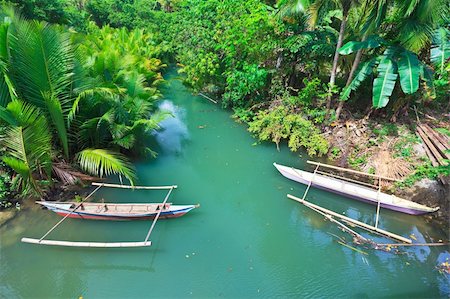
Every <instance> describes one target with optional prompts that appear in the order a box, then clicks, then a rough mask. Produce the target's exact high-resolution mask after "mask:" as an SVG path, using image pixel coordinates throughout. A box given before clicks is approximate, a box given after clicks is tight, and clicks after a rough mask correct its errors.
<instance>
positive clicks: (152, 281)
mask: <svg viewBox="0 0 450 299" xmlns="http://www.w3.org/2000/svg"><path fill="white" fill-rule="evenodd" d="M168 79H169V83H170V84H169V85H168V86H167V87H166V90H165V98H164V100H163V101H162V102H161V106H162V107H163V108H165V109H167V110H169V111H171V112H172V113H173V115H174V118H171V119H168V120H166V121H165V122H164V123H163V125H162V126H163V130H162V131H161V132H160V133H159V134H158V135H157V136H156V140H157V141H156V145H157V147H156V150H157V151H158V152H159V156H158V158H157V159H149V160H146V161H141V162H138V163H136V167H137V170H138V173H139V178H140V181H139V184H141V185H160V184H164V185H167V184H177V185H178V189H176V190H174V192H173V193H172V194H173V196H171V201H172V202H173V203H177V204H191V203H200V204H201V207H200V208H199V209H196V210H194V211H192V212H190V213H189V214H187V215H186V216H184V217H181V218H178V219H171V220H161V221H159V222H158V223H157V224H156V227H155V229H154V232H153V234H152V236H151V238H150V239H151V241H152V242H153V246H152V247H149V248H134V249H123V248H122V249H94V248H64V247H48V246H37V245H31V244H24V243H21V242H20V238H22V237H24V236H26V237H35V238H36V237H40V236H42V235H43V234H44V233H45V231H47V230H48V229H49V228H50V227H51V226H53V225H54V224H55V223H56V222H57V221H59V219H60V217H59V216H57V215H55V214H54V213H51V212H49V211H46V210H40V209H39V208H37V207H36V206H35V205H27V206H26V207H24V208H23V209H22V211H21V213H20V214H19V216H18V217H16V218H15V219H13V220H12V221H10V222H9V223H8V224H7V225H5V226H3V227H1V228H0V234H1V237H0V240H1V244H0V250H1V251H0V258H1V261H0V297H4V298H53V297H58V298H78V297H79V296H83V297H84V298H142V297H151V298H161V297H164V298H185V297H187V298H215V297H224V298H255V297H258V298H259V297H261V298H274V297H282V298H284V297H288V298H299V297H313V298H320V297H325V298H334V297H339V298H378V297H392V298H411V297H443V298H446V297H448V296H449V294H450V286H449V284H450V278H449V276H444V275H442V274H440V273H439V272H438V271H437V270H436V269H435V266H436V265H437V263H438V261H442V260H444V259H445V258H446V257H447V256H448V255H449V253H448V250H449V249H448V248H445V247H434V248H429V247H417V248H408V249H407V250H406V251H405V254H402V255H395V254H391V253H386V252H381V251H373V250H365V249H364V250H365V251H366V252H367V253H368V255H364V254H361V253H358V252H355V251H353V250H351V249H348V248H346V247H344V246H342V245H340V244H338V243H337V242H336V238H335V237H333V236H332V235H331V234H336V235H339V236H344V237H347V236H346V235H345V234H343V233H342V232H340V231H339V230H338V229H337V228H336V227H335V226H334V225H333V224H330V223H329V222H326V221H324V220H323V217H321V216H318V215H317V214H315V212H313V211H310V210H307V209H306V208H305V207H304V206H302V205H300V204H298V203H296V202H294V201H292V200H289V199H287V198H286V194H287V193H292V194H294V195H298V196H301V195H302V194H303V191H304V190H305V188H306V187H305V186H303V185H300V184H298V183H295V182H292V181H289V180H287V179H285V178H284V177H282V176H281V175H280V174H279V173H278V172H277V171H276V169H275V168H274V167H273V166H272V163H273V162H277V163H280V164H287V165H293V166H295V167H298V168H305V169H310V167H309V166H308V165H306V163H305V161H306V159H307V157H306V155H304V156H303V157H301V156H299V155H298V154H293V153H291V152H289V151H288V149H287V148H286V147H281V149H280V151H279V152H278V151H277V150H276V147H275V145H273V144H259V145H255V140H254V139H253V138H252V137H251V136H250V135H249V134H248V132H246V128H245V126H244V125H241V124H237V123H235V122H234V121H233V120H232V119H230V114H229V112H227V111H224V110H222V109H220V108H219V107H218V106H215V105H214V104H212V103H211V102H209V101H207V100H206V99H204V98H201V97H195V96H192V95H191V94H190V92H189V90H187V89H186V88H185V87H184V86H183V85H182V84H181V83H180V82H179V81H178V80H175V73H169V74H168ZM102 198H104V199H105V200H107V201H111V202H151V201H161V200H162V199H163V198H164V192H160V191H154V192H150V191H127V190H118V189H103V190H100V192H98V194H96V199H97V200H101V199H102ZM309 199H310V200H311V201H313V202H315V203H318V204H320V205H322V206H325V207H327V208H329V209H333V210H335V211H338V212H345V213H346V214H347V215H349V216H351V217H355V218H358V219H360V220H363V221H366V222H368V223H371V222H372V223H373V221H374V212H375V207H373V206H369V205H365V204H362V203H358V202H355V201H352V200H348V199H345V198H343V197H340V196H337V195H333V194H330V193H327V192H324V191H320V190H317V189H311V191H310V193H309ZM150 225H151V222H149V221H134V222H102V221H82V220H76V219H68V220H66V221H65V222H64V223H63V224H62V225H61V226H60V227H58V228H57V230H55V231H54V232H53V233H52V234H51V235H50V236H49V238H50V239H56V240H90V241H99V242H101V241H105V242H113V241H141V240H143V239H144V238H145V235H146V233H147V230H148V229H149V227H150ZM380 226H381V227H382V228H385V229H388V230H390V231H393V232H396V233H398V234H401V235H403V236H409V235H411V234H413V236H414V237H415V238H416V239H417V240H418V241H430V240H431V238H434V240H435V241H437V240H438V239H439V238H443V236H444V235H445V234H444V232H442V231H439V230H438V229H436V228H433V227H431V226H430V225H428V224H426V223H425V221H424V220H423V219H422V218H420V217H413V216H408V215H403V214H398V213H395V212H390V211H382V215H381V220H380ZM378 240H380V241H381V240H382V239H378ZM382 241H383V242H388V240H382Z"/></svg>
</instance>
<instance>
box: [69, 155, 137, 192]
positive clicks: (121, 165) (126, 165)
mask: <svg viewBox="0 0 450 299" xmlns="http://www.w3.org/2000/svg"><path fill="white" fill-rule="evenodd" d="M77 162H78V163H79V164H80V167H81V169H83V170H84V171H86V172H87V173H89V174H91V175H96V176H99V177H103V176H108V175H111V174H117V175H119V176H124V177H125V178H127V179H128V180H129V181H130V183H131V184H132V185H133V184H134V182H135V180H136V173H135V170H134V167H133V165H132V164H131V163H130V161H129V160H128V159H127V158H126V157H125V156H124V155H122V154H119V153H115V152H113V151H109V150H106V149H92V148H87V149H84V150H82V151H81V152H79V153H78V154H77Z"/></svg>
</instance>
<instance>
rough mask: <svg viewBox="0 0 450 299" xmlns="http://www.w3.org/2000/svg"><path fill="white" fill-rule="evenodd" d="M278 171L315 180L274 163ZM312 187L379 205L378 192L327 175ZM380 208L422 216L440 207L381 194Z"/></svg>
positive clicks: (303, 180) (297, 178)
mask: <svg viewBox="0 0 450 299" xmlns="http://www.w3.org/2000/svg"><path fill="white" fill-rule="evenodd" d="M273 165H274V166H275V167H276V168H277V170H278V171H279V172H280V173H281V174H282V175H283V176H285V177H286V178H288V179H291V180H293V181H296V182H299V183H302V184H306V185H308V184H309V182H310V181H311V180H312V179H313V175H314V174H313V173H310V172H307V171H303V170H299V169H296V168H293V167H288V166H283V165H279V164H277V163H273ZM312 186H314V187H317V188H320V189H323V190H327V191H330V192H333V193H337V194H340V195H343V196H346V197H350V198H353V199H356V200H359V201H362V202H366V203H369V204H372V205H377V204H378V201H377V193H378V191H377V190H374V189H371V188H368V187H364V186H360V185H358V184H354V183H349V182H345V181H343V180H339V179H336V178H332V177H328V176H325V175H320V174H317V173H316V174H315V175H314V180H313V182H312ZM378 199H379V201H380V206H381V207H382V208H385V209H389V210H393V211H397V212H401V213H406V214H410V215H422V214H426V213H432V212H436V211H437V210H439V207H436V208H431V207H427V206H425V205H421V204H418V203H415V202H412V201H410V200H406V199H403V198H400V197H397V196H395V195H390V194H386V193H383V192H380V194H379V195H378Z"/></svg>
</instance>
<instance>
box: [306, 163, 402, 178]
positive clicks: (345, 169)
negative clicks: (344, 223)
mask: <svg viewBox="0 0 450 299" xmlns="http://www.w3.org/2000/svg"><path fill="white" fill-rule="evenodd" d="M306 162H307V163H309V164H313V165H320V166H323V167H327V168H331V169H336V170H340V171H346V172H351V173H354V174H360V175H365V176H369V177H374V178H379V179H383V180H388V181H395V182H401V180H398V179H394V178H389V177H385V176H381V175H377V174H371V173H366V172H362V171H357V170H352V169H347V168H342V167H338V166H333V165H329V164H324V163H318V162H314V161H309V160H308V161H306Z"/></svg>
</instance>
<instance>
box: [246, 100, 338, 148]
mask: <svg viewBox="0 0 450 299" xmlns="http://www.w3.org/2000/svg"><path fill="white" fill-rule="evenodd" d="M248 130H249V131H250V132H252V133H253V134H254V135H255V136H257V137H258V138H259V140H261V141H267V140H270V141H272V142H275V143H276V145H277V147H278V146H279V143H280V142H281V140H283V139H287V140H288V146H289V148H290V149H291V151H293V152H295V151H297V150H298V149H299V148H300V147H302V146H303V147H305V148H306V150H307V152H308V155H310V156H315V155H318V156H321V155H323V154H326V153H327V152H328V148H329V143H328V141H327V140H326V139H325V138H323V137H322V136H321V135H320V131H319V130H318V129H317V128H316V127H315V126H314V125H313V123H312V122H311V121H309V120H307V119H305V118H303V116H301V115H300V114H296V113H292V112H291V111H290V110H289V109H288V108H286V107H284V106H279V107H277V108H275V109H273V110H262V111H260V112H259V114H258V115H257V116H256V117H255V118H254V119H253V121H251V122H250V123H249V129H248Z"/></svg>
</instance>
